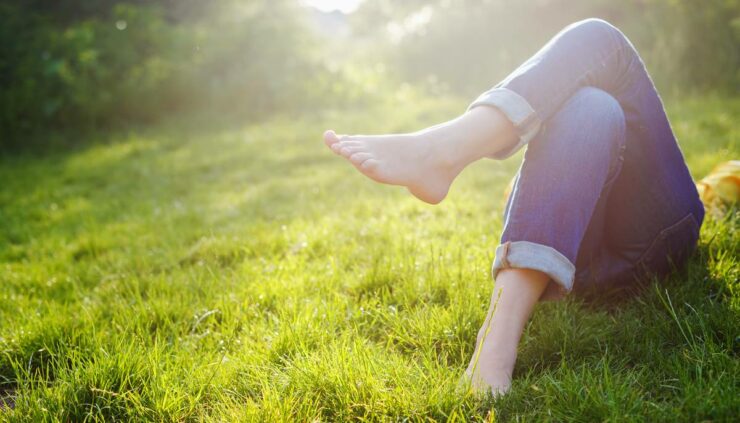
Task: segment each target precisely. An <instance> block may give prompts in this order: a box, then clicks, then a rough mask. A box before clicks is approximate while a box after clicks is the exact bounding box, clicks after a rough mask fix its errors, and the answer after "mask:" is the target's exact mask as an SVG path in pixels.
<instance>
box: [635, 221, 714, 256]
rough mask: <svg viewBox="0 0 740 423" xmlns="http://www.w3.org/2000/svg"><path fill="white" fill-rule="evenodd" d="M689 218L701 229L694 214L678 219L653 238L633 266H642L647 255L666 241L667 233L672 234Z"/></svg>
mask: <svg viewBox="0 0 740 423" xmlns="http://www.w3.org/2000/svg"><path fill="white" fill-rule="evenodd" d="M688 217H691V219H693V220H694V224H695V225H696V226H697V228H700V226H699V224H698V222H697V219H696V217H695V216H694V213H691V212H689V213H688V214H686V215H685V216H683V217H682V218H680V219H678V220H677V221H676V222H675V223H672V224H670V225H668V226H666V227H665V228H663V229H661V230H660V232H658V234H657V235H656V236H655V238H653V240H652V241H650V244H649V245H648V247H647V248H645V251H643V252H642V253H640V257H639V258H638V259H637V260H635V262H634V263H633V266H634V267H639V266H640V265H641V264H642V262H643V261H645V257H646V256H647V254H648V253H649V252H650V251H651V250H652V249H653V247H655V244H656V243H658V242H660V241H662V240H663V239H665V236H666V233H668V232H670V230H671V229H673V228H674V227H676V226H678V225H681V224H682V223H683V221H684V220H686V219H687V218H688Z"/></svg>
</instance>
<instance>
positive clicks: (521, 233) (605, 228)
mask: <svg viewBox="0 0 740 423" xmlns="http://www.w3.org/2000/svg"><path fill="white" fill-rule="evenodd" d="M476 106H490V107H496V108H498V109H499V110H501V111H502V112H503V113H504V114H505V115H506V116H507V117H508V118H509V119H510V120H511V121H512V123H513V124H514V125H515V127H516V128H517V130H518V131H519V135H520V137H519V140H518V142H517V143H515V145H513V146H511V147H509V148H506V149H504V150H502V151H501V152H499V153H498V154H496V158H504V157H508V156H509V155H511V154H513V153H514V152H516V150H518V149H519V148H521V147H522V146H523V145H525V144H526V145H528V147H527V151H526V153H525V156H524V161H523V162H522V165H521V168H520V170H519V173H518V175H517V178H516V182H515V185H514V190H513V191H512V193H511V195H510V197H509V201H508V204H507V207H506V211H505V224H504V231H503V234H502V237H501V245H500V246H499V247H498V249H497V250H496V260H495V261H494V265H493V273H494V277H495V275H496V273H497V272H498V270H500V269H501V268H504V267H520V268H532V269H538V270H541V271H543V272H545V273H547V274H548V275H550V277H551V278H552V281H553V282H554V283H551V284H550V285H549V286H548V288H547V290H546V292H545V295H544V298H557V297H559V296H562V295H563V294H565V293H568V292H570V291H571V290H575V291H577V292H584V293H585V292H589V291H592V290H596V291H603V290H606V289H620V288H624V287H628V286H629V285H631V284H632V282H633V281H634V280H636V279H639V278H640V277H641V276H643V275H645V274H648V273H659V274H663V273H666V272H667V271H668V270H670V268H671V263H673V264H680V263H681V262H682V261H684V260H685V259H686V257H687V256H688V255H689V254H690V252H691V251H692V250H693V248H694V247H695V245H696V242H697V240H698V235H699V227H700V226H701V222H702V220H703V217H704V208H703V205H702V203H701V201H700V200H699V196H698V193H697V191H696V187H695V185H694V183H693V181H692V179H691V175H690V174H689V171H688V169H687V167H686V163H685V161H684V159H683V155H682V154H681V150H680V149H679V147H678V144H677V142H676V138H675V136H674V135H673V132H672V130H671V127H670V125H669V123H668V119H667V117H666V114H665V111H664V110H663V105H662V103H661V100H660V98H659V97H658V93H657V92H656V90H655V87H654V85H653V83H652V81H651V80H650V77H649V76H648V73H647V71H646V69H645V66H644V64H643V62H642V60H641V59H640V57H639V56H638V54H637V52H636V51H635V49H634V47H633V46H632V44H631V43H630V42H629V41H628V40H627V38H626V37H625V36H624V35H623V34H622V33H621V32H620V31H619V30H618V29H616V28H615V27H613V26H612V25H610V24H608V23H606V22H604V21H602V20H598V19H589V20H585V21H581V22H577V23H575V24H573V25H570V26H568V27H566V28H565V29H564V30H563V31H561V32H560V33H559V34H558V35H556V36H555V37H554V38H553V39H552V40H551V41H550V42H548V43H547V44H546V45H545V46H544V47H543V48H542V49H541V50H540V51H539V52H537V53H536V54H535V55H534V56H533V57H532V58H530V59H529V60H528V61H527V62H525V63H524V64H522V65H521V66H520V67H519V68H518V69H516V70H515V71H514V72H513V73H512V74H510V75H509V76H508V77H507V78H506V79H504V80H503V81H502V82H500V83H499V84H498V85H496V86H495V87H494V88H493V89H491V90H490V91H488V92H486V93H483V94H482V95H481V96H480V97H479V98H478V99H477V100H476V101H475V102H474V103H473V104H472V105H471V107H476Z"/></svg>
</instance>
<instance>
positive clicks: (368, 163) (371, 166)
mask: <svg viewBox="0 0 740 423" xmlns="http://www.w3.org/2000/svg"><path fill="white" fill-rule="evenodd" d="M379 164H380V162H379V161H377V160H375V159H367V160H365V161H364V162H362V164H361V165H360V168H361V169H362V170H364V171H366V172H373V171H375V169H377V168H378V165H379Z"/></svg>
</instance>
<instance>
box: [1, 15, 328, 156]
mask: <svg viewBox="0 0 740 423" xmlns="http://www.w3.org/2000/svg"><path fill="white" fill-rule="evenodd" d="M82 3H84V4H87V2H82ZM42 4H43V3H42ZM109 4H111V8H110V10H109V11H106V12H105V13H103V12H99V13H100V15H92V16H89V15H88V14H85V15H84V18H83V19H80V20H74V19H71V18H69V17H67V19H64V20H62V21H61V22H58V21H56V20H54V19H52V18H53V17H52V16H50V15H46V14H42V13H38V11H37V10H34V9H32V8H31V9H29V8H27V7H23V6H18V5H13V4H12V3H10V2H2V3H0V8H2V10H1V12H2V14H1V16H3V24H2V25H0V27H1V28H2V29H0V31H2V34H0V35H2V38H3V39H4V40H6V42H4V43H3V46H4V47H3V48H4V50H2V51H0V70H2V75H3V78H4V79H5V81H4V82H5V83H6V85H5V86H7V87H9V88H8V89H7V90H3V91H2V92H0V106H1V107H2V109H0V110H1V111H0V130H1V131H2V133H3V134H4V135H5V136H4V137H3V139H2V143H1V144H0V148H2V147H3V146H7V145H6V144H8V143H11V142H13V141H15V142H23V141H22V138H21V139H20V140H19V139H18V138H19V135H26V134H28V133H29V132H30V131H31V130H33V129H42V130H49V129H65V128H76V127H83V128H95V127H107V126H110V125H112V124H113V125H115V124H119V126H120V124H127V123H140V122H151V121H155V120H157V119H159V118H161V117H162V116H169V115H172V114H176V113H182V112H187V111H193V110H196V111H198V110H200V111H203V110H208V111H210V112H211V113H214V114H232V115H235V116H239V117H249V116H251V117H254V116H264V115H265V114H267V113H269V112H274V111H276V110H277V109H281V110H291V108H293V109H295V108H296V107H298V106H302V105H305V104H296V103H301V102H302V101H305V100H304V99H303V98H302V94H303V93H304V92H305V90H304V89H305V88H306V87H308V86H309V84H308V83H307V81H309V80H310V79H312V77H313V76H312V75H313V74H314V73H315V72H316V70H317V67H316V65H315V64H314V63H312V61H311V60H310V59H309V57H308V54H306V53H304V52H305V51H306V50H308V49H307V48H306V46H307V45H308V43H310V39H309V38H307V37H306V36H305V34H304V32H305V31H302V30H301V24H300V21H299V20H298V18H297V17H296V16H294V15H295V14H294V12H295V7H292V6H291V5H290V3H288V2H285V1H278V2H260V1H252V2H249V3H247V4H244V5H242V7H241V8H239V9H238V12H239V13H238V14H237V13H236V12H235V11H234V8H235V7H236V6H232V7H231V8H227V7H225V6H223V9H216V8H215V6H214V7H212V10H209V12H210V13H208V14H207V15H205V16H206V17H207V18H206V17H203V18H201V19H189V20H179V21H178V20H173V19H172V18H171V17H169V18H168V15H167V14H166V13H165V11H164V9H163V8H161V7H158V6H157V5H146V6H136V5H131V4H112V2H109ZM81 9H82V10H87V9H85V8H81ZM42 10H46V9H42ZM93 10H97V9H93ZM265 40H269V42H265ZM299 100H300V101H299Z"/></svg>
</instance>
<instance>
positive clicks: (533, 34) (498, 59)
mask: <svg viewBox="0 0 740 423" xmlns="http://www.w3.org/2000/svg"><path fill="white" fill-rule="evenodd" d="M588 17H599V18H603V19H606V20H608V21H610V22H612V23H613V24H615V25H616V26H618V27H619V28H620V29H622V30H623V31H624V32H625V34H626V35H627V36H628V37H629V38H630V39H631V40H632V42H633V43H634V44H635V45H636V47H637V48H638V50H639V51H640V52H641V54H642V56H643V58H644V59H645V60H646V62H647V65H648V68H649V70H650V71H651V73H652V75H653V77H654V78H655V79H656V80H657V83H658V85H659V86H660V88H663V89H672V90H675V91H684V92H686V91H694V90H733V92H736V90H737V87H738V86H740V49H738V45H740V2H738V1H737V0H707V1H694V0H627V1H620V2H614V1H611V0H545V1H542V0H516V1H511V0H435V1H417V0H414V1H408V2H392V1H389V0H377V1H368V2H366V3H364V4H363V7H362V8H361V9H360V10H359V11H358V13H357V14H356V16H354V17H353V19H354V20H355V24H356V26H357V28H358V29H359V30H361V31H362V32H363V33H365V34H368V35H372V34H374V35H375V36H378V35H383V34H378V32H377V31H376V30H375V28H378V27H382V28H385V27H386V22H388V21H390V22H392V24H391V25H392V26H393V28H392V29H394V30H393V31H391V35H394V36H393V37H391V38H389V39H388V38H386V40H385V42H384V47H383V48H381V49H379V50H378V51H379V52H384V54H385V56H386V57H387V58H388V60H390V61H391V62H392V63H393V66H394V67H396V68H398V69H400V70H401V71H402V72H403V73H404V75H405V77H406V78H407V79H409V80H419V79H425V78H426V77H428V76H429V75H434V76H435V77H436V78H438V79H439V80H441V81H442V82H444V83H446V84H449V85H450V86H451V87H452V88H453V89H454V91H456V92H458V93H459V92H464V93H465V94H466V95H469V96H474V95H477V93H479V92H480V91H481V90H483V89H484V88H486V87H488V86H490V85H492V84H494V83H495V82H497V81H498V80H500V79H502V78H503V77H504V76H505V75H506V74H507V73H508V72H510V71H511V70H512V69H513V68H515V67H516V66H518V65H519V64H520V63H521V62H522V61H524V60H525V59H526V58H527V57H529V56H530V55H532V54H533V53H534V52H535V51H536V50H537V49H538V48H539V47H540V46H542V45H543V44H544V43H545V42H546V41H547V40H548V39H550V38H551V37H552V36H553V35H554V34H555V33H557V32H558V31H559V30H560V29H562V28H563V27H565V26H566V25H568V24H570V23H572V22H575V21H577V20H581V19H585V18H588ZM462 46H464V47H462Z"/></svg>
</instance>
